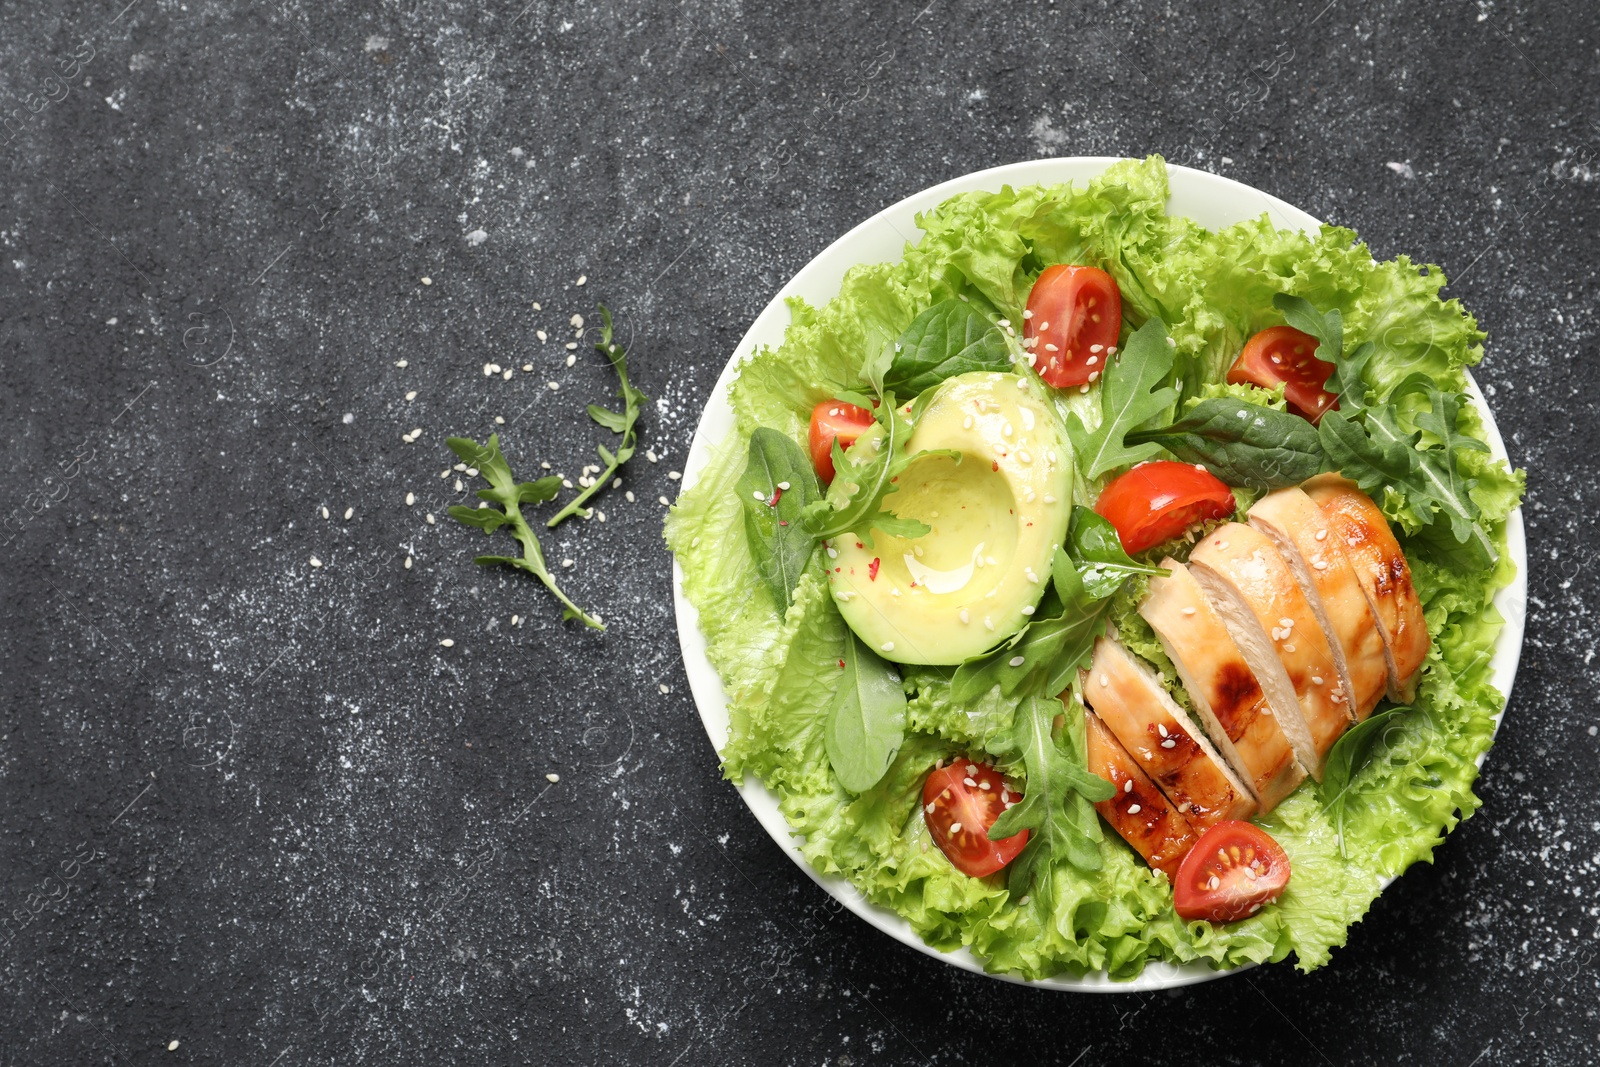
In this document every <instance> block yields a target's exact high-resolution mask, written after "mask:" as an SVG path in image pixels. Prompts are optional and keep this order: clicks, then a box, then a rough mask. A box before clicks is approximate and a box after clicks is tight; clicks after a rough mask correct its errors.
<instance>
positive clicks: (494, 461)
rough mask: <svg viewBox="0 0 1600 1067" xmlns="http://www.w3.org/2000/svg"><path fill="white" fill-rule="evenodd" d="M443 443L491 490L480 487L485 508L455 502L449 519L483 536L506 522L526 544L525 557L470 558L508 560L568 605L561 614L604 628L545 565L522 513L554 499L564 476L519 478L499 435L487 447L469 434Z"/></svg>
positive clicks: (482, 561) (485, 562) (481, 563)
mask: <svg viewBox="0 0 1600 1067" xmlns="http://www.w3.org/2000/svg"><path fill="white" fill-rule="evenodd" d="M445 443H446V444H447V445H449V446H450V451H452V452H454V453H455V454H456V455H457V456H459V457H460V458H461V461H462V462H463V463H465V464H467V465H468V466H470V467H476V468H477V469H478V473H479V474H481V475H482V476H483V478H484V480H485V481H487V482H488V483H489V487H488V488H487V489H479V490H478V499H480V500H483V501H485V502H486V503H487V506H481V507H476V508H469V507H464V506H462V505H460V504H456V505H453V506H452V507H451V508H450V517H451V518H453V519H455V520H456V521H457V522H461V523H464V524H466V525H468V526H473V527H476V528H477V529H480V530H482V531H483V532H484V533H485V534H493V533H494V532H495V531H496V530H498V529H500V528H501V527H502V526H505V527H509V528H510V530H511V535H512V536H513V537H515V538H516V539H517V541H518V543H519V544H521V545H522V555H521V556H478V557H477V558H476V559H474V560H473V561H472V562H474V563H476V564H478V565H479V566H481V567H489V566H494V565H496V564H505V565H506V566H509V567H516V568H517V569H518V570H523V571H527V572H528V573H529V574H531V575H533V576H534V577H535V578H537V579H539V581H540V582H542V583H543V584H544V587H545V588H546V589H548V590H550V592H551V593H553V594H555V597H556V599H557V600H559V601H561V603H562V605H564V608H565V610H564V611H562V613H561V617H562V618H563V619H577V620H579V621H580V622H582V623H583V624H584V625H585V626H588V627H590V628H591V629H595V630H604V629H605V626H604V625H602V624H601V622H600V620H599V619H598V618H596V617H595V616H593V615H590V614H589V613H588V612H587V611H584V610H583V609H582V608H580V607H578V605H577V604H574V603H573V602H572V600H571V599H570V598H569V597H568V596H567V594H566V593H564V592H562V591H561V587H560V586H559V585H557V584H556V579H555V576H554V575H553V574H551V573H550V568H549V567H548V566H546V564H545V559H544V550H543V549H542V548H541V547H540V545H539V538H538V537H536V536H535V535H534V532H533V527H531V526H529V525H528V520H527V519H526V518H524V517H523V514H522V505H524V504H542V503H544V502H545V501H546V500H551V499H553V498H554V497H555V495H556V494H557V493H558V492H560V491H561V479H560V478H557V477H556V476H554V475H550V476H548V477H544V478H540V479H539V480H538V481H533V482H518V481H517V479H516V477H515V476H514V475H512V473H511V464H509V463H507V462H506V457H505V455H504V454H503V453H502V452H501V451H500V435H499V434H490V435H489V441H488V443H487V444H484V445H480V444H478V443H477V442H476V441H474V440H472V439H471V438H469V437H452V438H450V439H449V440H448V441H446V442H445Z"/></svg>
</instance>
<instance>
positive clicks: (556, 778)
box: [544, 771, 561, 785]
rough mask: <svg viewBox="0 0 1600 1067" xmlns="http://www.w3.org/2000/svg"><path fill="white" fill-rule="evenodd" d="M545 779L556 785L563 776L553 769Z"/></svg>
mask: <svg viewBox="0 0 1600 1067" xmlns="http://www.w3.org/2000/svg"><path fill="white" fill-rule="evenodd" d="M544 780H545V781H547V782H549V783H550V784H551V785H555V784H556V783H557V782H559V781H561V776H560V775H559V774H557V773H556V772H554V771H551V772H550V773H549V774H547V775H545V776H544Z"/></svg>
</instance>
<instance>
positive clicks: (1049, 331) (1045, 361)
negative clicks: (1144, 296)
mask: <svg viewBox="0 0 1600 1067" xmlns="http://www.w3.org/2000/svg"><path fill="white" fill-rule="evenodd" d="M1121 332H1122V291H1121V290H1120V289H1118V288H1117V281H1116V279H1115V278H1113V277H1111V275H1109V274H1107V273H1106V272H1105V271H1103V270H1101V269H1100V268H1098V267H1080V266H1076V265H1074V264H1071V263H1060V264H1057V265H1056V266H1054V267H1046V268H1045V269H1044V271H1043V272H1042V273H1041V274H1040V275H1039V278H1038V280H1037V281H1035V282H1034V283H1033V291H1032V292H1030V293H1029V294H1028V314H1027V315H1026V316H1024V322H1023V330H1022V335H1023V343H1024V344H1025V345H1026V346H1027V347H1028V349H1029V351H1031V352H1032V353H1033V355H1034V360H1035V362H1034V369H1035V370H1037V371H1038V372H1039V377H1041V378H1043V379H1044V380H1045V382H1047V383H1048V384H1050V385H1053V386H1055V387H1056V388H1057V389H1065V388H1066V387H1068V386H1070V385H1083V384H1084V383H1085V382H1087V381H1089V378H1090V376H1091V375H1093V376H1095V377H1099V374H1098V372H1099V371H1102V370H1104V369H1105V366H1106V360H1107V359H1109V358H1110V352H1109V350H1110V349H1112V348H1114V347H1116V343H1117V337H1118V335H1119V334H1121Z"/></svg>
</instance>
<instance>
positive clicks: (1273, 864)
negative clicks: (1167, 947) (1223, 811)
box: [1172, 819, 1289, 923]
mask: <svg viewBox="0 0 1600 1067" xmlns="http://www.w3.org/2000/svg"><path fill="white" fill-rule="evenodd" d="M1288 884H1289V857H1288V856H1287V855H1285V854H1284V851H1283V846H1281V845H1279V844H1278V843H1277V842H1276V841H1274V840H1273V839H1272V838H1271V837H1270V836H1269V835H1268V834H1267V832H1266V831H1265V830H1261V829H1259V828H1257V827H1255V826H1252V825H1251V824H1250V823H1247V822H1240V821H1239V820H1237V819H1230V820H1228V821H1226V822H1219V823H1217V824H1216V825H1215V826H1213V827H1212V828H1211V829H1209V830H1207V831H1206V832H1205V833H1203V834H1201V835H1200V840H1199V841H1197V842H1195V846H1194V848H1192V849H1190V850H1189V854H1188V855H1187V856H1185V857H1184V858H1183V863H1182V864H1180V865H1179V867H1178V877H1177V878H1176V879H1174V880H1173V883H1172V902H1173V905H1174V906H1175V907H1176V908H1177V909H1178V917H1179V918H1181V919H1183V920H1184V921H1185V922H1194V921H1195V920H1196V919H1203V920H1205V921H1206V922H1212V923H1229V922H1233V921H1234V920H1235V919H1243V918H1246V917H1248V916H1251V915H1254V914H1255V913H1256V912H1258V911H1260V910H1261V908H1262V907H1263V906H1264V905H1266V904H1271V903H1272V902H1273V901H1274V900H1277V899H1278V897H1279V896H1280V895H1282V893H1283V889H1284V887H1285V886H1287V885H1288Z"/></svg>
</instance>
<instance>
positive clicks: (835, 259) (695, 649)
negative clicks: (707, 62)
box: [672, 156, 1528, 993]
mask: <svg viewBox="0 0 1600 1067" xmlns="http://www.w3.org/2000/svg"><path fill="white" fill-rule="evenodd" d="M1116 162H1118V160H1117V159H1116V158H1115V157H1111V156H1076V157H1071V158H1064V159H1036V160H1031V161H1029V162H1026V163H1012V164H1010V165H1008V166H1004V167H994V168H992V169H990V170H980V171H977V172H975V173H972V174H968V175H966V176H964V177H961V178H955V179H953V180H951V181H947V182H944V183H942V184H940V185H935V186H933V187H932V188H929V189H924V190H923V191H922V192H920V193H917V194H915V195H914V196H908V197H906V198H905V199H904V200H902V201H900V202H899V203H898V204H894V205H892V206H891V207H887V208H884V209H883V210H882V211H880V212H878V213H877V214H876V215H874V216H872V217H871V218H870V219H868V220H867V221H865V222H863V223H862V224H861V225H859V226H857V227H856V228H855V229H853V230H851V231H850V232H849V233H847V234H845V235H844V236H843V237H841V238H839V239H838V240H837V241H835V242H833V244H831V245H829V246H828V247H827V248H825V249H823V250H822V252H820V253H819V254H818V255H817V257H816V258H815V259H813V260H812V261H811V262H810V263H807V264H806V265H805V266H804V267H802V268H801V269H800V272H799V273H798V274H796V275H795V276H794V277H793V278H791V279H789V283H788V284H787V285H785V286H784V287H783V288H782V289H780V290H779V291H778V293H777V295H776V296H774V297H773V298H772V301H771V302H770V303H768V304H767V306H766V308H765V309H764V310H763V311H762V312H761V314H760V315H758V316H756V320H755V322H753V323H751V324H750V329H749V330H748V331H746V333H745V335H744V337H743V338H742V339H741V340H740V341H739V344H738V347H736V348H735V349H734V350H733V355H732V356H730V357H729V359H728V363H727V366H725V367H723V369H722V374H721V376H720V377H719V378H718V379H717V384H716V385H715V386H714V387H713V388H712V390H711V398H710V399H709V400H708V401H706V407H705V411H704V412H703V413H702V414H701V416H700V425H699V427H698V428H697V429H696V430H695V435H694V441H693V443H692V444H691V445H690V448H689V458H688V461H687V462H686V464H685V466H684V470H683V486H684V488H685V489H687V488H688V487H690V486H692V485H693V484H694V483H695V481H696V480H697V478H698V476H699V474H700V472H701V471H702V470H703V469H704V468H705V465H706V463H707V461H708V460H709V459H710V454H711V448H712V446H713V445H715V444H717V443H719V442H721V441H722V440H723V439H725V438H726V437H727V435H728V434H729V433H731V432H732V431H733V427H734V421H733V409H732V408H731V407H729V406H728V384H729V382H731V381H732V380H733V379H734V377H735V376H736V374H737V372H738V365H739V364H740V363H741V362H742V361H743V360H745V359H746V358H747V357H749V356H750V355H752V354H754V353H755V352H756V351H757V350H759V349H760V348H762V347H764V346H771V347H774V348H775V347H777V346H778V344H780V343H781V342H782V340H783V332H784V329H785V328H786V327H787V326H788V325H789V309H788V307H787V306H786V305H785V301H786V300H788V299H789V298H790V297H792V296H799V297H803V298H804V299H805V300H806V301H807V302H808V303H810V304H812V305H813V306H816V307H820V306H821V305H823V304H825V303H827V302H828V301H829V300H831V299H833V297H835V296H836V295H838V292H839V284H840V282H841V281H842V280H843V278H844V274H845V271H847V270H849V269H850V268H851V267H853V266H855V265H857V264H859V263H881V262H893V261H896V260H898V259H899V258H900V257H901V255H902V254H903V253H904V251H905V245H906V244H907V243H908V242H914V241H915V239H916V237H917V236H918V234H919V231H918V229H917V224H916V216H917V215H918V214H919V213H921V212H924V211H929V210H931V209H933V208H934V207H936V206H938V205H939V204H940V203H942V202H944V201H945V200H947V199H949V198H950V197H952V196H954V195H956V194H957V193H965V192H970V191H973V190H976V189H989V190H999V188H1000V187H1001V186H1002V185H1011V186H1014V187H1015V186H1023V185H1034V184H1039V183H1046V184H1050V183H1057V182H1066V181H1071V182H1076V183H1079V184H1080V185H1081V184H1082V183H1085V182H1087V181H1088V180H1089V179H1091V178H1093V177H1096V176H1097V175H1099V174H1100V173H1101V172H1102V171H1104V170H1105V169H1106V168H1107V167H1108V166H1110V165H1111V164H1113V163H1116ZM1167 176H1168V180H1169V183H1170V185H1171V199H1170V200H1169V201H1168V204H1167V209H1168V211H1169V213H1171V214H1173V215H1185V216H1187V217H1189V218H1191V219H1193V220H1195V221H1196V222H1198V223H1200V224H1201V225H1202V226H1205V227H1207V228H1208V229H1219V228H1221V227H1224V226H1229V225H1232V224H1233V223H1235V222H1240V221H1242V220H1245V219H1250V218H1256V217H1259V216H1260V215H1261V213H1262V212H1266V213H1267V215H1268V216H1269V217H1270V218H1271V220H1272V222H1273V224H1274V225H1275V226H1278V227H1280V228H1293V229H1298V230H1303V231H1309V232H1315V231H1316V229H1317V228H1318V227H1319V226H1320V225H1321V223H1319V222H1318V221H1317V220H1316V219H1315V218H1313V217H1312V216H1310V215H1308V214H1306V213H1305V212H1304V211H1301V210H1300V209H1299V208H1297V207H1294V206H1293V205H1290V204H1286V203H1284V202H1283V201H1282V200H1279V199H1278V198H1277V197H1274V196H1269V195H1268V194H1266V193H1263V192H1262V191H1261V190H1259V189H1252V188H1251V187H1250V186H1248V185H1242V184H1240V183H1239V182H1236V181H1233V180H1231V179H1228V178H1222V177H1218V176H1217V175H1215V174H1208V173H1206V172H1205V171H1199V170H1191V169H1189V168H1188V167H1179V166H1173V165H1171V164H1169V165H1168V167H1167ZM1469 387H1470V390H1471V394H1472V397H1473V399H1474V400H1475V401H1476V402H1477V404H1478V407H1479V409H1480V410H1481V411H1482V413H1483V418H1484V423H1485V428H1486V430H1487V431H1488V432H1487V436H1488V438H1489V447H1490V448H1491V449H1492V450H1493V454H1494V455H1495V456H1496V457H1498V458H1500V459H1505V458H1506V448H1505V442H1504V441H1503V440H1502V439H1501V437H1500V431H1499V430H1498V429H1497V428H1496V427H1495V423H1494V416H1493V414H1492V413H1491V412H1490V411H1489V408H1488V405H1487V404H1486V403H1485V402H1484V398H1483V394H1482V393H1481V392H1479V390H1478V387H1477V384H1476V383H1475V382H1471V381H1470V376H1469ZM1506 539H1507V542H1508V546H1509V549H1510V552H1511V557H1512V559H1513V560H1514V561H1515V562H1516V564H1517V578H1516V581H1514V582H1513V583H1512V584H1511V585H1509V586H1507V587H1506V588H1505V589H1502V590H1500V592H1499V594H1498V595H1497V596H1496V597H1495V606H1496V607H1497V608H1498V609H1499V610H1500V613H1501V614H1502V615H1504V616H1505V619H1506V625H1505V629H1504V630H1502V631H1501V633H1500V638H1499V641H1498V643H1497V644H1496V646H1495V655H1494V659H1493V662H1492V665H1491V666H1492V671H1493V677H1494V684H1495V687H1496V688H1498V689H1499V690H1500V692H1502V693H1504V694H1506V695H1507V696H1508V697H1509V696H1510V694H1511V683H1512V680H1513V678H1514V677H1515V676H1516V673H1517V658H1518V656H1519V654H1520V653H1521V651H1522V628H1523V621H1524V618H1525V616H1526V614H1527V601H1528V583H1527V571H1528V559H1527V546H1526V542H1525V540H1524V538H1523V529H1522V511H1521V509H1520V508H1519V509H1518V510H1517V511H1515V512H1513V513H1512V514H1511V518H1510V521H1509V522H1507V524H1506ZM672 595H673V601H674V603H675V605H676V607H677V618H678V643H679V645H680V647H681V648H682V649H683V665H684V669H685V671H686V672H687V673H688V676H689V688H690V690H692V691H693V693H694V700H695V704H696V706H697V707H698V708H699V709H700V719H701V721H702V722H703V723H704V724H705V728H706V733H707V734H708V735H709V736H710V738H711V743H712V745H713V746H715V747H716V749H717V751H718V752H719V754H720V752H721V750H722V746H723V745H724V744H726V743H727V739H728V698H727V694H726V693H725V692H723V689H722V682H721V679H719V678H718V677H717V672H716V670H715V669H714V668H713V667H712V666H711V663H710V661H709V660H707V658H706V643H705V637H704V636H703V635H702V634H701V632H700V625H699V615H698V613H697V612H696V611H695V609H694V606H693V605H692V604H690V603H689V601H688V600H686V599H685V598H684V595H683V571H682V568H680V567H679V566H678V564H677V563H676V561H674V563H673V570H672ZM1499 725H1500V723H1499V717H1498V716H1497V717H1496V719H1495V727H1496V729H1497V730H1498V728H1499ZM1482 762H1483V761H1482V758H1481V757H1480V759H1479V764H1480V765H1481V764H1482ZM739 794H740V796H742V797H744V802H745V803H746V804H748V805H749V806H750V810H751V811H752V812H753V813H754V814H755V817H756V819H757V820H758V821H760V823H761V825H762V826H763V827H765V828H766V831H767V833H768V834H770V835H771V836H772V839H773V840H774V841H776V842H777V843H778V845H779V846H780V847H782V848H783V849H784V850H785V851H787V852H788V854H789V858H790V859H792V860H794V862H795V864H796V866H798V867H799V868H800V869H801V870H802V871H804V872H805V873H806V874H807V875H808V876H809V877H810V878H811V879H812V880H813V881H815V882H816V883H817V884H818V885H820V886H822V888H823V889H824V890H826V891H827V892H828V893H829V894H830V895H831V896H833V897H834V898H835V899H836V900H838V901H839V903H840V904H842V905H843V906H845V907H846V908H848V909H850V910H851V911H853V912H855V913H856V914H857V915H859V916H861V918H863V919H865V920H866V921H867V922H869V923H871V924H872V925H873V926H875V927H877V928H878V929H879V930H882V931H883V932H884V933H886V934H888V935H889V936H890V937H892V938H894V939H895V940H897V941H899V942H900V943H902V944H905V945H909V946H911V947H912V948H914V949H916V950H918V951H919V952H925V953H927V954H928V955H930V956H934V957H936V958H938V959H941V960H943V961H944V962H946V963H949V964H952V965H954V966H956V967H962V968H965V969H966V970H969V971H976V972H978V973H980V974H986V973H988V972H985V971H984V969H983V964H982V962H981V961H980V960H979V959H978V958H977V957H976V956H974V955H973V954H972V953H971V952H969V951H967V950H966V949H960V950H958V951H955V952H943V951H940V950H939V949H936V948H933V947H931V946H929V945H927V944H925V943H924V942H923V940H922V938H920V937H918V936H917V933H916V931H915V930H913V929H912V928H911V925H910V924H909V923H907V922H906V921H905V920H904V919H902V918H901V917H900V916H899V915H897V914H895V913H894V912H892V911H890V910H888V909H887V908H881V907H879V906H877V905H875V904H871V903H869V902H868V901H866V900H865V899H864V898H863V897H862V896H861V894H860V892H859V891H858V890H857V889H856V888H855V887H854V886H853V885H851V884H850V882H849V881H848V880H846V879H844V878H839V877H823V876H822V875H819V874H818V873H817V872H816V871H815V870H813V869H812V867H811V865H810V864H808V863H807V862H806V861H805V858H804V857H803V856H802V855H801V853H800V850H799V849H798V848H797V847H795V842H794V837H793V835H792V834H791V833H790V831H789V825H788V823H787V822H785V821H784V818H783V815H782V814H781V813H780V812H779V811H778V801H777V798H776V797H774V796H773V795H772V794H771V793H769V792H768V791H767V789H766V787H765V786H763V785H762V784H761V783H760V782H759V781H757V780H756V779H755V778H754V777H750V778H747V779H746V780H745V783H744V785H742V786H740V787H739ZM1246 969H1247V968H1245V967H1235V968H1232V969H1231V970H1220V971H1219V970H1213V969H1212V968H1211V967H1209V966H1207V965H1206V964H1204V963H1191V964H1183V965H1179V964H1171V963H1152V964H1150V965H1149V966H1147V967H1146V968H1145V969H1144V971H1143V972H1142V973H1141V974H1140V975H1139V976H1138V977H1137V978H1135V979H1133V980H1131V981H1114V980H1112V979H1111V978H1109V977H1107V976H1106V975H1104V974H1089V975H1085V976H1083V977H1081V978H1076V977H1073V976H1071V975H1058V976H1056V977H1053V978H1045V979H1040V980H1038V981H1031V982H1030V981H1026V980H1024V979H1021V978H1016V977H1013V976H1010V975H1004V974H992V975H989V977H991V978H998V979H1000V980H1002V981H1008V982H1017V983H1020V984H1023V985H1031V986H1039V987H1043V988H1046V989H1066V990H1076V991H1079V992H1106V993H1109V992H1116V993H1130V992H1142V991H1148V990H1153V989H1167V988H1170V987H1172V986H1181V985H1191V984H1193V983H1196V982H1205V981H1209V980H1211V979H1213V978H1221V977H1223V976H1225V975H1229V974H1234V973H1237V972H1239V971H1242V970H1246Z"/></svg>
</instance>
